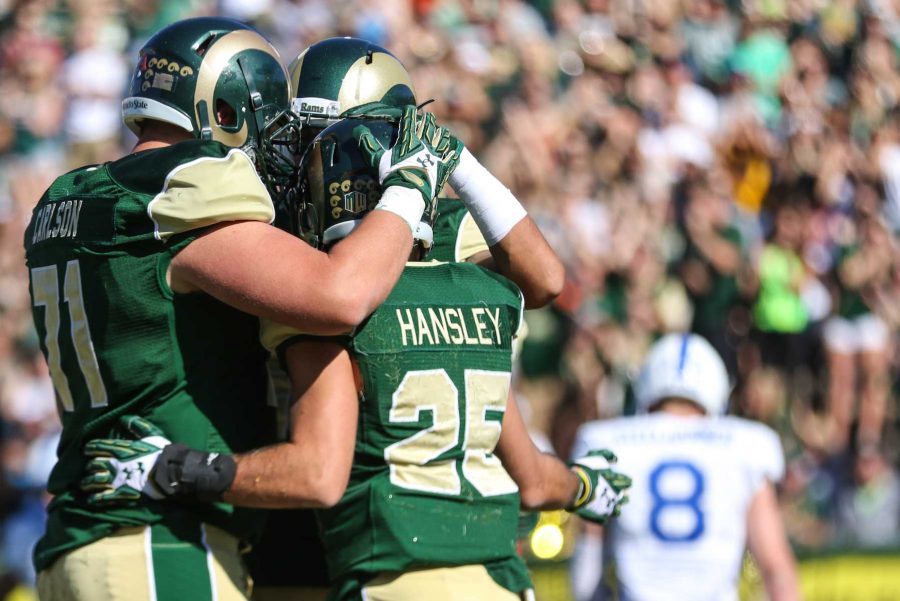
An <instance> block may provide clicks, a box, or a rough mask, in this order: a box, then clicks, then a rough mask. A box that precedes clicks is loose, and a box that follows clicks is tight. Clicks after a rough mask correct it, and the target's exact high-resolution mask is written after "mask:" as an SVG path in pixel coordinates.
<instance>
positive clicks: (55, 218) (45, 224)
mask: <svg viewBox="0 0 900 601" xmlns="http://www.w3.org/2000/svg"><path fill="white" fill-rule="evenodd" d="M83 203H84V201H83V200H64V201H62V202H54V203H49V204H47V205H46V206H45V207H43V208H42V209H40V210H39V211H38V212H37V215H35V217H34V231H33V232H32V234H31V243H32V244H37V243H38V242H43V241H44V240H49V239H50V238H74V237H75V236H76V235H77V234H78V218H79V217H80V216H81V205H82V204H83Z"/></svg>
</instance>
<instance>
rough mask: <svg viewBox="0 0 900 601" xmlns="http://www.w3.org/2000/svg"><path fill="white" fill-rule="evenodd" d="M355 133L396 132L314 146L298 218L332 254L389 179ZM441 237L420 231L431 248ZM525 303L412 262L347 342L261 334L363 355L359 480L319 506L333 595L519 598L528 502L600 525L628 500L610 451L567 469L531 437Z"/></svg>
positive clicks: (385, 141) (277, 341)
mask: <svg viewBox="0 0 900 601" xmlns="http://www.w3.org/2000/svg"><path fill="white" fill-rule="evenodd" d="M366 128H368V129H366ZM370 131H371V133H369V132H370ZM351 132H354V133H355V134H356V135H357V136H359V135H360V132H362V137H363V141H364V142H365V140H366V139H368V140H369V142H368V143H363V144H361V146H360V148H361V150H362V151H363V155H364V156H363V157H362V158H363V160H365V159H366V156H365V155H367V154H369V153H371V154H369V157H368V162H369V163H370V164H372V165H378V164H379V158H380V157H379V153H380V150H379V147H384V146H387V145H389V140H390V137H391V134H390V126H389V125H387V124H384V123H379V122H363V123H361V122H359V121H357V120H355V119H345V120H343V121H341V122H340V123H337V124H335V125H333V126H331V127H329V128H328V129H326V130H325V131H324V132H323V133H322V134H320V136H319V137H318V138H317V139H316V141H315V142H314V143H313V146H312V148H311V149H310V150H309V151H308V152H307V154H306V155H305V159H304V165H302V166H301V168H302V169H303V173H304V174H305V176H306V179H305V180H304V182H303V186H302V189H303V194H302V195H301V198H302V200H303V201H302V202H300V203H299V204H298V205H297V206H296V207H295V210H294V212H293V226H294V230H295V231H296V232H297V233H298V234H299V235H301V236H303V237H304V238H305V239H307V240H310V241H312V242H314V243H316V244H318V245H319V246H322V247H324V246H327V244H330V243H334V242H335V240H336V239H339V238H340V236H342V235H345V234H346V232H350V231H353V230H354V229H355V227H357V225H358V223H359V220H360V217H361V216H362V215H363V214H364V213H365V207H367V206H371V205H372V203H373V202H374V200H373V198H372V195H373V192H374V193H375V194H377V187H376V186H373V184H374V182H375V181H377V179H379V177H380V175H379V174H375V173H372V172H371V171H367V170H365V169H363V168H362V167H361V165H360V164H359V161H360V159H359V158H355V157H354V153H353V150H354V148H353V145H354V144H355V140H354V136H352V135H351ZM426 139H429V140H430V139H433V138H432V137H430V136H428V137H426ZM344 182H349V186H346V187H348V188H349V190H352V191H354V194H352V195H351V199H352V200H353V203H350V204H348V203H346V202H345V201H346V200H347V196H344V197H343V199H341V198H338V202H337V203H335V202H334V197H335V195H334V194H331V190H332V189H340V186H341V185H343V184H344ZM336 185H337V188H336V187H335V186H336ZM425 225H426V226H430V225H431V224H430V223H426V224H425ZM431 231H432V230H431V228H430V227H420V228H418V229H417V234H416V237H417V240H418V241H419V242H420V244H421V246H422V247H425V248H427V247H429V246H430V245H431V242H432V240H431V239H430V236H431ZM418 256H421V254H418ZM522 310H523V300H522V296H521V292H520V291H519V289H518V288H517V287H516V286H515V285H514V284H513V283H512V282H511V281H509V280H507V279H506V278H504V277H502V276H500V275H497V274H495V273H493V272H491V271H487V270H485V269H483V268H481V267H478V266H476V265H472V264H469V263H458V262H456V263H437V262H431V263H421V262H419V263H416V262H412V263H409V264H408V265H407V268H406V269H405V270H404V273H403V275H402V276H401V278H400V280H399V282H398V283H397V286H396V287H395V288H394V290H393V291H392V292H391V294H390V295H389V296H388V299H387V300H386V301H385V303H384V304H383V305H382V306H381V307H379V308H378V309H377V310H376V311H375V312H374V313H373V314H372V315H371V316H370V317H369V318H368V319H367V320H366V321H365V322H363V324H361V325H360V326H359V327H357V328H356V329H354V330H353V331H352V333H349V334H348V335H347V336H345V337H342V338H338V339H334V338H331V339H321V338H318V339H317V338H314V337H310V336H308V335H302V334H297V333H296V332H290V331H286V330H285V329H283V328H267V329H265V330H264V332H263V339H264V344H266V346H267V347H269V348H272V349H277V351H278V353H279V354H284V353H285V352H290V351H292V350H295V352H300V353H301V354H308V356H310V357H312V356H315V355H317V354H318V353H320V352H321V350H319V348H320V345H321V347H322V348H331V347H332V345H334V344H341V345H343V346H345V347H346V349H347V351H346V352H347V353H349V354H350V355H351V356H352V357H353V362H354V366H355V367H354V369H355V374H356V378H355V379H357V380H358V382H359V384H358V385H359V387H360V408H359V411H360V416H359V429H358V433H357V439H356V449H355V456H354V460H353V467H352V469H351V474H350V483H349V484H348V487H347V491H346V493H345V494H344V497H343V498H342V499H341V500H340V502H339V503H338V504H337V505H335V507H333V508H330V509H325V510H323V511H320V512H319V517H320V522H321V526H322V533H323V538H324V543H325V547H326V556H327V560H328V564H329V569H330V575H331V577H332V578H333V580H334V589H333V597H334V598H336V599H361V598H366V599H372V600H374V599H388V598H390V599H410V600H412V599H420V598H422V591H424V590H427V591H428V598H429V599H438V600H440V599H445V598H446V599H449V598H451V597H452V596H453V595H460V594H463V593H465V594H468V596H469V598H478V599H515V598H519V596H520V595H522V594H524V593H525V591H527V590H528V589H529V588H530V581H529V578H528V574H527V570H526V568H525V566H524V563H523V562H522V560H521V559H520V558H519V557H518V556H517V555H516V552H515V539H516V530H517V524H518V512H519V508H520V507H525V508H528V509H543V508H564V507H565V508H570V509H575V510H577V511H578V512H579V513H580V514H581V515H582V516H584V517H586V518H587V519H592V520H595V521H600V522H602V521H604V520H605V519H606V518H608V517H609V516H610V515H612V514H614V513H615V512H616V511H617V509H618V507H619V506H620V504H621V503H622V502H623V500H624V489H625V488H627V486H628V485H629V481H628V479H627V478H626V477H624V476H622V475H621V474H617V473H615V472H613V471H611V470H610V465H609V460H610V459H611V458H612V456H611V454H608V453H607V452H603V451H596V452H593V453H591V454H589V456H587V457H585V458H582V459H580V460H579V461H577V462H576V465H575V466H573V469H572V470H570V469H568V468H567V467H566V465H565V464H563V463H562V462H560V461H559V460H558V459H556V458H555V457H553V456H551V455H546V454H542V453H540V452H539V451H538V450H537V449H536V447H535V446H534V445H533V443H532V442H531V440H530V438H529V437H528V434H527V431H526V429H525V426H524V422H523V421H522V418H521V416H520V414H519V412H518V409H517V407H516V404H515V401H514V400H513V399H512V397H511V395H510V390H509V385H510V372H511V367H512V344H513V339H514V337H515V335H516V333H517V331H518V329H519V327H520V325H521V319H522ZM298 347H299V348H298ZM329 376H331V377H339V376H338V374H337V373H336V372H332V373H331V374H329ZM329 376H324V377H322V378H319V379H317V380H316V382H314V383H313V385H312V387H311V391H312V392H314V391H315V389H316V388H317V387H318V386H322V385H326V384H327V383H328V377H329ZM343 377H347V378H349V377H351V374H350V373H348V374H346V375H345V376H343ZM297 561H298V563H299V562H300V561H302V555H300V554H299V553H298V555H297Z"/></svg>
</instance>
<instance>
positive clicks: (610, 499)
mask: <svg viewBox="0 0 900 601" xmlns="http://www.w3.org/2000/svg"><path fill="white" fill-rule="evenodd" d="M615 462H616V456H615V455H614V454H613V453H612V452H611V451H608V450H606V449H597V450H593V451H591V452H589V453H588V454H587V455H585V456H584V457H579V458H578V459H576V460H575V461H573V462H572V464H571V468H572V471H573V472H575V475H576V476H578V478H579V479H580V480H581V486H580V488H579V492H578V497H577V498H576V499H575V503H574V504H573V505H572V508H571V509H570V511H574V512H575V513H577V514H578V515H579V516H581V517H582V518H584V519H586V520H588V521H590V522H595V523H598V524H603V523H605V522H606V521H607V520H608V519H609V518H610V517H614V516H617V515H619V512H620V511H621V510H622V505H624V504H625V503H626V502H628V497H627V496H626V494H625V493H626V491H627V490H628V488H629V487H630V486H631V478H629V477H628V476H626V475H624V474H620V473H619V472H616V471H613V470H612V469H610V468H611V466H612V465H613V464H615Z"/></svg>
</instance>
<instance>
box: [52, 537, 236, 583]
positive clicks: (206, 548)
mask: <svg viewBox="0 0 900 601" xmlns="http://www.w3.org/2000/svg"><path fill="white" fill-rule="evenodd" d="M250 587H251V583H250V578H249V575H248V574H247V570H246V569H245V567H244V563H243V560H242V559H241V555H240V550H239V543H238V540H237V539H236V538H234V537H233V536H231V535H230V534H227V533H226V532H225V531H223V530H220V529H219V528H216V527H214V526H210V525H201V524H192V525H190V526H184V527H177V528H175V527H172V528H170V527H168V526H166V525H163V524H157V525H154V526H151V527H146V526H145V527H139V528H122V529H121V530H117V531H116V532H115V533H114V534H113V535H111V536H108V537H106V538H102V539H100V540H98V541H95V542H93V543H91V544H89V545H85V546H83V547H79V548H78V549H75V550H73V551H70V552H69V553H67V554H65V555H63V556H62V557H60V558H59V559H57V560H56V561H55V562H53V565H51V566H50V567H49V568H48V569H46V570H42V571H41V572H40V574H38V597H39V598H40V599H41V601H97V600H100V599H103V600H104V601H176V600H177V601H183V600H185V599H190V600H191V601H214V600H215V601H243V600H246V599H248V598H249V595H250Z"/></svg>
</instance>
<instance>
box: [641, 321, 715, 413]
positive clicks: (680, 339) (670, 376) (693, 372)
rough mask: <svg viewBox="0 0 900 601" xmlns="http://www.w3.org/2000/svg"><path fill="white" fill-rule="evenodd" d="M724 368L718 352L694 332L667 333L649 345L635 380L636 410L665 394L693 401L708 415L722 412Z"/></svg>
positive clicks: (643, 409) (647, 406) (644, 407)
mask: <svg viewBox="0 0 900 601" xmlns="http://www.w3.org/2000/svg"><path fill="white" fill-rule="evenodd" d="M729 389H730V385H729V382H728V372H727V371H726V370H725V364H724V363H723V362H722V358H721V357H719V353H717V352H716V350H715V349H714V348H713V347H712V345H710V344H709V343H708V342H707V341H706V340H705V339H704V338H702V337H701V336H698V335H696V334H668V335H666V336H664V337H663V338H661V339H660V340H659V341H657V343H656V344H654V345H653V348H651V349H650V353H649V354H648V355H647V359H646V360H645V361H644V366H643V368H641V374H640V376H639V377H638V381H637V383H636V384H635V397H636V401H637V410H638V412H639V413H646V412H647V411H648V410H649V409H650V408H651V407H652V406H653V405H655V404H656V403H658V402H659V401H661V400H662V399H664V398H666V397H680V398H684V399H688V400H690V401H693V402H695V403H697V404H698V405H699V406H700V407H702V408H703V409H704V410H705V411H706V413H707V414H708V415H721V414H723V413H725V409H726V407H727V405H728V392H729Z"/></svg>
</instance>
